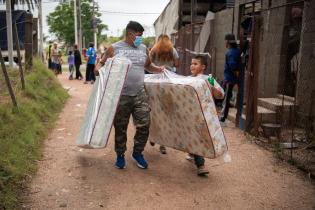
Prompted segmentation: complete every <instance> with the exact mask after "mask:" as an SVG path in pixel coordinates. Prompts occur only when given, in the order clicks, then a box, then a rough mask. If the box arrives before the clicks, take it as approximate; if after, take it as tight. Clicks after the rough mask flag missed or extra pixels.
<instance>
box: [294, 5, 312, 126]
mask: <svg viewBox="0 0 315 210" xmlns="http://www.w3.org/2000/svg"><path fill="white" fill-rule="evenodd" d="M314 11H315V1H314V0H311V1H305V5H304V13H303V25H302V36H301V45H300V55H301V57H300V71H299V73H298V77H297V92H296V100H297V105H298V107H299V116H300V117H301V118H302V120H303V117H305V116H307V115H311V116H313V118H314V117H315V85H314V84H315V74H314V72H315V12H314ZM304 119H305V118H304ZM303 121H304V122H305V120H303ZM313 128H315V122H314V120H313Z"/></svg>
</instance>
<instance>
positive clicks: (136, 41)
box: [96, 21, 164, 169]
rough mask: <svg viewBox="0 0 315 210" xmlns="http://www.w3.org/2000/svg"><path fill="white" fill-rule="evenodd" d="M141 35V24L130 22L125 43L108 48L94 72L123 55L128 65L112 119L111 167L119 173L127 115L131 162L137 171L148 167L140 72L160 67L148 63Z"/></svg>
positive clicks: (156, 70) (147, 115) (147, 112)
mask: <svg viewBox="0 0 315 210" xmlns="http://www.w3.org/2000/svg"><path fill="white" fill-rule="evenodd" d="M143 31H144V29H143V27H142V26H141V24H139V23H138V22H134V21H130V22H129V23H128V25H127V27H126V37H125V40H123V41H119V42H116V43H114V44H113V45H112V46H110V47H109V48H108V49H107V51H106V53H105V55H104V56H103V57H102V59H101V60H100V62H99V64H97V66H96V71H97V70H98V69H100V67H101V66H102V65H104V64H105V62H106V59H107V58H111V57H113V56H115V55H117V54H122V55H124V56H125V57H127V58H128V59H130V60H131V62H132V66H131V68H130V69H129V71H128V74H127V79H126V82H125V85H124V87H123V90H122V95H121V98H120V101H119V104H118V107H117V112H116V116H115V119H114V127H115V151H116V154H117V160H116V164H115V165H116V167H117V168H119V169H123V168H125V156H124V153H125V151H126V149H127V147H126V142H127V128H128V123H129V118H130V115H132V117H133V122H134V124H135V126H136V134H135V136H134V147H133V153H132V158H133V159H134V160H135V161H136V163H137V166H138V167H139V168H142V169H146V168H147V167H148V163H147V162H146V161H145V159H144V158H143V155H142V152H143V150H144V147H145V145H146V143H147V140H148V137H149V127H150V107H149V104H148V96H147V94H146V92H145V89H144V69H146V70H148V71H150V72H153V73H161V72H163V69H164V67H158V66H155V65H153V64H152V63H151V61H150V58H149V56H148V50H147V48H146V46H145V45H143V44H142V33H143ZM122 76H123V75H122Z"/></svg>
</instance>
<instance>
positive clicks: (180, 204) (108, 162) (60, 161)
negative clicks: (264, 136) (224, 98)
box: [24, 74, 315, 210]
mask: <svg viewBox="0 0 315 210" xmlns="http://www.w3.org/2000/svg"><path fill="white" fill-rule="evenodd" d="M59 78H60V81H61V83H62V84H63V85H64V87H65V88H70V89H69V93H70V95H71V98H70V99H69V101H68V102H67V104H66V106H65V108H64V110H63V112H62V113H61V114H60V117H59V120H58V122H57V125H56V127H55V129H54V130H53V131H52V133H51V135H50V136H49V138H48V139H47V140H46V141H45V145H44V155H43V158H42V160H41V161H40V162H39V170H38V173H37V175H36V176H35V177H34V179H33V181H32V183H31V184H30V187H29V192H27V196H25V199H24V200H25V204H24V207H25V209H172V210H173V209H315V199H314V198H315V187H314V184H312V183H311V181H310V180H308V178H306V177H305V175H304V174H302V173H301V172H300V171H298V170H297V169H295V168H293V167H291V166H289V165H287V164H285V163H279V162H278V161H277V160H276V159H275V158H274V157H273V154H272V153H270V152H268V151H265V150H264V149H262V148H260V147H258V146H257V145H255V144H254V143H250V142H248V141H246V140H245V137H244V136H243V134H242V133H241V132H240V131H239V130H237V129H235V128H233V126H232V125H228V127H226V128H225V129H224V130H225V134H226V136H227V140H228V144H229V149H230V154H231V157H232V161H231V162H230V163H223V161H219V160H206V166H207V168H208V169H209V170H210V174H209V176H208V177H207V178H201V177H198V176H197V175H196V171H195V167H194V165H193V164H192V163H190V162H189V161H187V160H185V154H184V153H183V152H179V151H176V150H172V149H168V154H167V155H162V154H160V153H159V151H158V147H157V146H155V147H151V146H150V145H149V144H148V145H147V147H146V151H145V153H144V155H145V157H146V158H147V160H148V162H149V169H148V170H141V169H139V168H137V166H136V165H135V164H134V163H133V162H132V160H131V158H130V154H131V149H130V148H131V145H132V142H133V141H132V137H133V134H134V129H133V126H132V125H130V126H129V133H128V142H129V143H128V145H129V147H128V148H129V149H128V151H127V154H126V161H127V168H126V169H125V170H118V169H116V168H115V167H114V162H115V153H114V151H113V145H114V144H113V143H114V139H113V135H111V137H110V144H109V146H108V147H107V148H105V149H100V150H87V149H81V148H79V147H77V146H76V145H75V139H76V136H77V134H78V132H79V129H80V123H81V121H82V118H83V115H84V111H85V108H86V103H87V100H88V98H89V93H90V91H91V87H92V86H91V85H90V84H86V85H84V84H83V82H82V81H77V80H73V81H69V80H67V75H66V74H64V75H61V76H60V77H59Z"/></svg>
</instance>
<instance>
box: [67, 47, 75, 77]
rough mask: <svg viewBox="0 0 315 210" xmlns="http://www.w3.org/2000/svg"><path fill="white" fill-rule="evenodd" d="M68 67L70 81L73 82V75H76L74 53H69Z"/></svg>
mask: <svg viewBox="0 0 315 210" xmlns="http://www.w3.org/2000/svg"><path fill="white" fill-rule="evenodd" d="M68 65H69V72H70V76H69V80H73V73H74V55H73V54H72V51H69V54H68Z"/></svg>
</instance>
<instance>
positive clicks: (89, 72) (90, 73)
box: [85, 64, 96, 81]
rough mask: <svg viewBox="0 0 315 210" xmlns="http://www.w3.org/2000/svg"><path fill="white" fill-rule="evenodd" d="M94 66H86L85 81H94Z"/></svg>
mask: <svg viewBox="0 0 315 210" xmlns="http://www.w3.org/2000/svg"><path fill="white" fill-rule="evenodd" d="M94 68H95V65H94V64H87V66H86V73H85V81H91V80H92V81H95V80H96V79H95V74H94Z"/></svg>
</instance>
